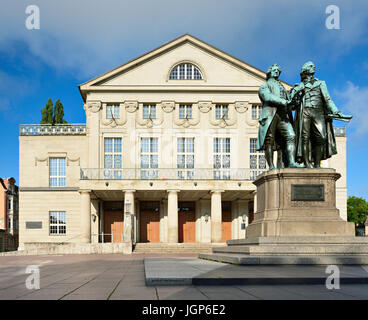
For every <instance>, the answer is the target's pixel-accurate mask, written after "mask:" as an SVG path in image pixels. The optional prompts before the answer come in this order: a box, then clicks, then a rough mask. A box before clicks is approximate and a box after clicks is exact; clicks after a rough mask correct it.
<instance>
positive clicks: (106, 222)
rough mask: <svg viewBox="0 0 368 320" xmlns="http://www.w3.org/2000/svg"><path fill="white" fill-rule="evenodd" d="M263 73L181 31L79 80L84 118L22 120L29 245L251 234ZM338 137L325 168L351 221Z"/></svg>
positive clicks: (22, 206)
mask: <svg viewBox="0 0 368 320" xmlns="http://www.w3.org/2000/svg"><path fill="white" fill-rule="evenodd" d="M274 62H275V61H270V64H272V63H274ZM265 79H266V74H265V72H264V71H261V70H259V69H257V68H255V67H252V66H251V65H249V64H247V63H245V62H243V61H241V60H239V59H236V58H234V57H232V56H231V55H229V54H227V53H225V52H223V51H220V50H219V49H216V48H214V47H213V46H211V45H208V44H206V43H204V42H202V41H201V40H199V39H196V38H194V37H192V36H190V35H184V36H182V37H180V38H177V39H175V40H173V41H171V42H169V43H167V44H164V45H162V46H161V47H159V48H157V49H155V50H153V51H151V52H148V53H146V54H144V55H142V56H140V57H138V58H136V59H134V60H132V61H130V62H128V63H125V64H124V65H122V66H120V67H118V68H116V69H114V70H112V71H109V72H107V73H105V74H103V75H101V76H98V77H96V78H95V79H92V80H90V81H88V82H86V83H83V84H82V85H80V86H79V90H80V93H81V96H82V99H83V102H84V106H83V107H84V110H85V114H86V124H70V125H58V126H47V125H21V126H20V136H19V141H20V153H19V157H20V158H19V162H20V169H19V170H20V172H19V174H20V177H19V179H20V192H19V228H20V230H19V236H20V239H19V241H20V247H24V244H26V243H40V242H44V243H53V242H57V243H60V242H64V243H68V242H80V243H101V242H104V243H108V242H113V243H114V242H122V241H130V240H132V241H133V242H137V243H139V242H163V243H177V242H179V243H180V242H184V243H186V242H197V243H223V242H225V241H226V240H229V239H238V238H244V237H245V234H246V228H247V225H248V224H249V223H250V222H251V220H252V216H253V212H254V208H255V207H256V203H254V199H255V191H256V188H255V186H254V185H253V183H252V181H253V180H254V179H255V177H256V176H257V175H258V174H260V173H262V172H263V171H265V170H267V168H266V161H265V158H264V154H263V153H262V152H257V150H256V145H257V143H256V142H257V132H258V116H259V112H260V100H259V97H258V89H259V86H260V85H261V84H262V83H263V82H264V81H265ZM284 86H285V87H286V88H287V89H290V85H288V84H287V83H284ZM81 107H82V106H81ZM335 132H336V140H337V147H338V155H336V156H334V157H333V158H331V159H329V160H328V161H324V163H323V166H325V167H333V168H336V169H337V171H338V172H339V173H341V174H342V177H341V178H340V179H339V180H338V181H337V199H336V200H337V207H338V208H339V209H340V214H341V216H342V217H343V218H344V219H346V197H347V190H346V137H345V130H344V127H338V128H335Z"/></svg>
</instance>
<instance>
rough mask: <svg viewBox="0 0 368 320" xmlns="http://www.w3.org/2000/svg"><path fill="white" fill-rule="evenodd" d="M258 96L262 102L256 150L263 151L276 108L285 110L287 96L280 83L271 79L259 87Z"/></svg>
mask: <svg viewBox="0 0 368 320" xmlns="http://www.w3.org/2000/svg"><path fill="white" fill-rule="evenodd" d="M258 95H259V98H260V99H261V101H262V111H261V114H260V117H259V124H260V126H259V130H258V139H257V150H264V142H265V139H266V135H267V131H268V129H269V127H270V125H271V122H272V120H273V118H274V117H275V114H276V111H277V108H278V107H279V108H287V99H288V97H289V95H288V92H287V91H286V89H285V88H284V86H283V85H282V84H281V83H280V81H279V80H276V79H273V78H270V79H268V80H267V81H266V82H265V83H263V84H262V85H261V86H260V88H259V92H258ZM282 96H284V97H285V99H284V98H282ZM290 121H292V119H290ZM275 149H276V146H275Z"/></svg>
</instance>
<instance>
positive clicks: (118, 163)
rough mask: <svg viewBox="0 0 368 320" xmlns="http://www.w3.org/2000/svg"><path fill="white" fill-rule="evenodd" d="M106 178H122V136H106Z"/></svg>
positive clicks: (104, 172) (104, 173)
mask: <svg viewBox="0 0 368 320" xmlns="http://www.w3.org/2000/svg"><path fill="white" fill-rule="evenodd" d="M104 148H105V157H104V161H105V170H104V171H103V175H104V178H105V179H121V177H122V171H121V168H122V140H121V138H105V143H104Z"/></svg>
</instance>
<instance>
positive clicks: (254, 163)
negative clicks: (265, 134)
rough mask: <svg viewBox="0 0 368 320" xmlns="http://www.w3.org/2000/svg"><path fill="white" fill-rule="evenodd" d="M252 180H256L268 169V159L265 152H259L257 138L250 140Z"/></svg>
mask: <svg viewBox="0 0 368 320" xmlns="http://www.w3.org/2000/svg"><path fill="white" fill-rule="evenodd" d="M249 154H250V155H249V157H250V159H249V163H250V169H251V170H250V179H251V180H254V179H255V178H256V177H257V176H258V175H259V174H261V173H262V172H263V171H264V170H265V169H266V158H265V156H264V152H263V151H257V138H251V139H250V150H249Z"/></svg>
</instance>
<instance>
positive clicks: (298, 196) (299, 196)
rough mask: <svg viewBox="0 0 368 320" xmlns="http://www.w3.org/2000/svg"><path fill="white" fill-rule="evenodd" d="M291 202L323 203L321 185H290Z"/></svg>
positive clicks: (323, 189)
mask: <svg viewBox="0 0 368 320" xmlns="http://www.w3.org/2000/svg"><path fill="white" fill-rule="evenodd" d="M291 201H325V186H324V185H323V184H292V185H291Z"/></svg>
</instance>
